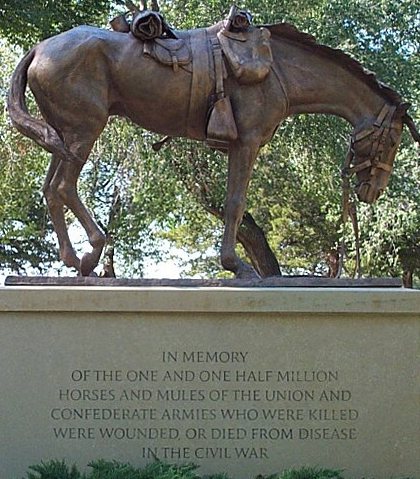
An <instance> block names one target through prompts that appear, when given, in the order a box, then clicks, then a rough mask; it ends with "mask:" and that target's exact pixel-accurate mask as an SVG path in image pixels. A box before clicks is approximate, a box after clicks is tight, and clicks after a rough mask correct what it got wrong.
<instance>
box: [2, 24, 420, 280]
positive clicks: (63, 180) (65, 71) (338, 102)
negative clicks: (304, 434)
mask: <svg viewBox="0 0 420 479" xmlns="http://www.w3.org/2000/svg"><path fill="white" fill-rule="evenodd" d="M266 28H267V29H268V30H269V31H270V33H271V38H270V40H269V41H270V45H271V50H272V59H273V63H272V67H271V70H270V72H269V74H268V76H267V77H266V78H265V80H264V81H261V82H258V83H255V84H251V85H249V84H245V85H244V84H241V83H240V82H239V81H238V80H237V79H236V77H235V76H234V75H233V74H232V71H231V70H230V69H229V67H225V69H226V73H227V75H225V79H224V89H225V91H226V94H227V95H228V96H229V97H230V101H231V105H232V110H233V114H234V118H235V122H236V127H237V138H236V139H234V140H231V141H230V143H229V145H228V152H227V153H228V185H227V196H226V204H225V210H224V211H225V218H224V220H225V229H224V236H223V242H222V247H221V263H222V265H223V267H224V268H225V269H227V270H230V271H232V272H233V273H234V274H235V275H236V276H237V277H246V276H249V275H251V274H252V271H251V270H252V268H251V267H250V266H248V265H247V264H245V263H244V262H243V261H241V259H240V258H239V257H238V256H237V254H236V252H235V246H236V235H237V230H238V225H239V224H240V222H241V219H242V216H243V214H244V210H245V201H246V193H247V188H248V183H249V181H250V178H251V173H252V169H253V165H254V161H255V159H256V157H257V154H258V151H259V149H260V148H261V146H262V145H264V144H266V143H267V142H269V141H270V139H271V138H272V136H273V134H274V133H275V131H276V129H277V128H278V126H279V124H280V123H281V122H282V121H283V120H284V119H285V118H287V117H289V116H292V115H297V114H300V113H326V114H332V115H338V116H340V117H342V118H344V119H346V120H347V121H348V122H350V123H351V125H352V126H353V127H354V129H353V132H352V136H351V138H352V139H351V145H350V148H349V155H348V158H347V161H346V164H345V168H344V170H345V174H348V175H350V174H352V173H355V174H356V176H357V185H356V192H357V195H358V197H359V199H360V200H361V201H364V202H367V203H373V202H374V201H376V199H377V198H378V197H379V196H380V194H381V193H382V192H383V191H384V189H385V188H386V186H387V183H388V179H389V175H390V173H391V170H392V166H393V161H394V158H395V155H396V152H397V149H398V146H399V143H400V139H401V134H402V130H403V124H404V123H405V124H407V125H408V127H409V128H410V131H411V133H412V135H413V137H414V138H415V139H416V140H417V141H418V139H419V134H418V132H417V130H416V128H415V126H414V123H413V121H412V119H411V118H410V117H409V116H408V115H407V113H406V111H407V108H408V104H406V103H403V102H402V99H401V97H400V95H399V94H398V93H397V92H395V91H394V90H392V89H391V88H389V87H387V86H385V85H383V84H382V83H380V82H379V81H378V80H377V79H376V78H375V76H374V75H373V74H371V73H368V72H366V71H365V70H364V69H363V67H362V66H361V65H360V64H359V63H358V62H357V61H355V60H353V59H352V58H351V57H349V56H348V55H346V54H344V53H343V52H341V51H338V50H334V49H332V48H329V47H327V46H323V45H320V44H317V43H316V41H315V39H314V38H313V37H311V36H310V35H307V34H304V33H301V32H299V31H298V30H297V29H296V28H295V27H293V26H291V25H289V24H278V25H271V26H266ZM219 29H220V24H219V25H215V26H213V27H209V28H208V29H199V30H193V31H190V32H184V33H183V35H184V36H185V37H189V38H190V42H191V45H192V44H193V42H194V41H195V38H196V37H195V35H196V32H198V33H199V34H200V35H201V38H203V32H204V33H205V38H207V39H211V38H213V37H214V36H215V35H216V33H217V32H218V30H219ZM197 41H198V40H197ZM142 48H143V45H142V42H141V41H140V40H139V39H137V38H135V37H134V36H132V35H131V34H125V33H118V32H112V31H108V30H103V29H98V28H93V27H87V26H81V27H77V28H74V29H72V30H70V31H67V32H65V33H62V34H59V35H57V36H54V37H52V38H49V39H47V40H45V41H43V42H41V43H40V44H38V45H36V46H35V47H34V48H33V49H32V50H31V51H30V52H29V53H27V55H26V56H25V57H24V58H23V59H22V60H21V62H20V63H19V65H18V66H17V68H16V70H15V72H14V75H13V78H12V83H11V89H10V93H9V100H8V110H9V113H10V116H11V118H12V121H13V123H14V125H15V126H16V127H17V128H18V130H19V131H20V132H21V133H23V134H24V135H26V136H28V137H30V138H32V139H33V140H35V141H36V142H37V143H38V144H39V145H41V146H42V147H43V148H45V149H46V150H48V151H49V152H51V153H52V161H51V164H50V167H49V170H48V173H47V177H46V180H45V184H44V194H45V197H46V201H47V204H48V208H49V212H50V215H51V218H52V222H53V225H54V229H55V231H56V233H57V237H58V242H59V248H60V257H61V259H62V260H63V262H64V263H65V264H66V266H68V267H73V268H75V269H76V270H77V271H78V273H79V274H82V275H89V274H91V273H92V272H93V269H94V268H95V267H96V266H97V264H98V262H99V259H100V256H101V253H102V250H103V248H104V244H105V235H104V233H103V232H102V231H101V230H100V228H99V227H98V225H97V224H96V223H95V221H94V219H93V218H92V216H91V214H90V213H89V211H88V210H87V209H86V207H85V206H84V205H83V203H82V201H81V200H80V198H79V196H78V193H77V181H78V177H79V174H80V172H81V169H82V167H83V165H84V163H85V162H86V160H87V158H88V156H89V153H90V151H91V149H92V147H93V145H94V142H95V141H96V139H97V138H98V136H99V135H100V134H101V132H102V130H103V128H104V127H105V125H106V123H107V120H108V118H109V116H110V115H119V116H122V117H126V118H129V119H130V120H132V121H133V122H134V123H136V124H138V125H140V126H141V127H143V128H145V129H147V130H151V131H154V132H157V133H160V134H163V135H168V136H171V137H188V138H192V139H196V140H199V141H203V140H205V139H206V122H207V114H206V112H207V108H208V96H207V95H206V94H202V95H201V97H196V98H194V99H191V98H190V93H191V84H192V74H191V72H189V71H187V70H184V69H178V71H174V69H172V68H171V67H168V66H165V65H162V64H161V63H158V62H156V61H155V60H154V59H152V58H150V57H148V56H145V55H143V54H142ZM196 49H197V48H196ZM194 62H195V60H194V58H193V65H194ZM27 83H28V84H29V87H30V89H31V90H32V92H33V94H34V96H35V99H36V102H37V104H38V106H39V110H40V112H41V114H42V117H43V118H42V119H40V118H35V117H33V116H31V115H30V114H29V113H28V110H27V107H26V103H25V89H26V85H27ZM192 101H194V102H195V105H196V106H197V111H199V112H202V113H200V114H199V115H196V118H195V123H194V128H193V129H191V128H189V124H188V122H189V120H188V118H189V114H190V112H189V108H190V102H192ZM65 206H66V207H68V208H70V210H71V211H72V212H73V213H74V215H75V216H76V217H77V219H78V220H79V221H80V223H81V225H82V226H83V228H84V229H85V230H86V233H87V236H88V239H89V243H90V245H91V246H92V250H91V252H89V253H85V254H84V255H83V257H82V258H81V259H79V258H78V256H77V255H76V253H75V251H74V249H73V246H72V244H71V241H70V238H69V235H68V231H67V227H66V222H65V216H64V207H65Z"/></svg>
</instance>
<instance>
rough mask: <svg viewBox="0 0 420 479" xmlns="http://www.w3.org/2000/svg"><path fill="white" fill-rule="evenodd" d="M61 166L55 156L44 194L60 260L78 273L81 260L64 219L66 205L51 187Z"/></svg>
mask: <svg viewBox="0 0 420 479" xmlns="http://www.w3.org/2000/svg"><path fill="white" fill-rule="evenodd" d="M59 164H60V160H59V159H58V158H57V157H56V156H54V155H53V157H52V160H51V163H50V167H49V170H48V173H47V177H46V179H45V182H44V187H43V192H44V196H45V199H46V201H47V206H48V211H49V213H50V217H51V221H52V223H53V226H54V231H55V232H56V234H57V238H58V245H59V248H60V258H61V260H62V261H63V263H64V264H65V265H66V266H67V267H69V268H75V269H76V270H77V272H80V260H79V258H78V257H77V255H76V253H75V251H74V249H73V246H72V244H71V241H70V238H69V234H68V231H67V225H66V221H65V217H64V203H63V201H62V200H61V198H60V197H59V195H58V194H54V190H53V189H52V187H51V181H52V179H53V177H54V175H55V173H56V171H57V168H58V166H59Z"/></svg>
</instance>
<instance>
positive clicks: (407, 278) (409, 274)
mask: <svg viewBox="0 0 420 479" xmlns="http://www.w3.org/2000/svg"><path fill="white" fill-rule="evenodd" d="M413 273H414V271H413V270H405V271H404V273H403V277H402V280H403V285H404V288H411V289H412V288H413Z"/></svg>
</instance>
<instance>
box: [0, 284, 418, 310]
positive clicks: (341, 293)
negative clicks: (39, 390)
mask: <svg viewBox="0 0 420 479" xmlns="http://www.w3.org/2000/svg"><path fill="white" fill-rule="evenodd" d="M69 310H70V311H74V312H77V311H79V312H83V311H85V312H89V311H98V312H99V311H107V312H113V311H115V312H136V311H138V312H186V313H188V312H208V313H219V312H226V313H229V312H230V313H241V312H252V313H270V312H271V313H307V312H310V313H322V314H328V313H343V314H354V313H366V314H373V313H380V314H390V313H401V314H411V315H419V314H420V291H419V290H409V289H381V288H374V289H369V288H363V289H357V288H347V289H343V288H322V289H320V288H316V289H314V288H228V289H227V288H170V287H165V288H159V287H154V288H135V287H134V288H133V287H130V288H124V287H118V288H114V287H88V288H87V287H75V286H69V287H66V288H57V287H49V286H41V287H28V286H19V287H12V286H9V287H6V288H0V311H16V312H18V311H32V312H34V311H45V312H47V311H69Z"/></svg>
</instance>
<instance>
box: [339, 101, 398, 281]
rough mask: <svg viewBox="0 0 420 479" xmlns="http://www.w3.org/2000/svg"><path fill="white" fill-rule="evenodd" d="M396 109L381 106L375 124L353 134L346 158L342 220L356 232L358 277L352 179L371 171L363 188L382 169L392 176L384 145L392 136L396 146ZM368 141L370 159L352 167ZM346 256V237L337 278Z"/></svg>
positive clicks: (355, 216)
mask: <svg viewBox="0 0 420 479" xmlns="http://www.w3.org/2000/svg"><path fill="white" fill-rule="evenodd" d="M396 110H397V106H395V105H393V106H390V105H388V104H387V103H385V105H384V106H383V107H382V109H381V111H380V112H379V115H378V116H377V118H376V120H375V121H374V123H373V124H372V125H371V126H369V127H367V128H364V129H363V130H361V131H359V132H357V133H354V132H353V134H352V135H351V140H350V146H349V149H348V152H347V155H346V159H345V161H344V164H343V168H342V170H341V177H342V189H343V206H342V221H343V228H345V225H346V223H347V220H348V218H349V217H350V218H351V221H352V225H353V231H354V235H355V241H356V271H357V275H358V277H360V275H361V268H360V241H359V227H358V222H357V214H356V207H355V203H354V202H350V192H351V188H350V179H351V177H352V176H353V175H354V174H356V173H359V172H360V171H363V170H366V169H368V168H370V178H369V180H366V181H363V182H362V183H361V184H360V185H358V186H359V187H360V186H362V185H368V186H370V185H371V184H372V180H373V178H374V177H375V176H376V174H377V171H378V170H383V171H386V172H388V173H389V174H390V173H391V171H392V166H393V165H392V164H389V163H387V162H386V160H387V157H386V154H387V151H385V143H386V140H387V138H388V137H389V135H391V138H392V141H393V143H394V144H395V142H396V138H395V137H394V135H393V131H392V130H394V129H395V128H396V120H395V118H394V116H395V111H396ZM366 139H369V140H370V142H371V147H370V152H369V153H368V154H367V155H365V156H367V159H366V160H364V161H362V162H360V163H356V164H352V163H353V160H354V159H355V157H356V153H355V150H356V149H357V145H358V144H360V143H361V142H362V141H364V140H366ZM344 255H345V247H344V234H343V238H342V242H341V252H340V261H339V270H338V275H337V277H339V276H340V275H341V272H342V270H343V263H344Z"/></svg>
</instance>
